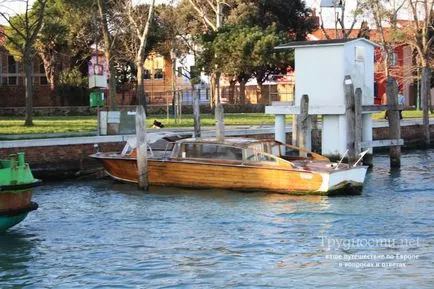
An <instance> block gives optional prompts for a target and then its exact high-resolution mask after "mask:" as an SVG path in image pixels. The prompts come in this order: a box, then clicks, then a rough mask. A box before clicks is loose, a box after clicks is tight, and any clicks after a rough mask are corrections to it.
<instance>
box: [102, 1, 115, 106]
mask: <svg viewBox="0 0 434 289" xmlns="http://www.w3.org/2000/svg"><path fill="white" fill-rule="evenodd" d="M97 5H98V13H99V16H100V18H101V22H102V23H101V24H102V25H101V28H102V33H103V38H104V55H105V58H106V61H107V64H108V67H109V74H110V76H109V105H110V109H111V110H116V109H117V106H116V79H115V75H116V69H115V66H114V64H113V61H112V58H111V49H112V48H111V47H112V44H113V40H112V38H111V37H110V32H109V27H108V23H107V19H106V12H107V11H106V7H105V1H102V0H98V1H97ZM97 53H98V51H97Z"/></svg>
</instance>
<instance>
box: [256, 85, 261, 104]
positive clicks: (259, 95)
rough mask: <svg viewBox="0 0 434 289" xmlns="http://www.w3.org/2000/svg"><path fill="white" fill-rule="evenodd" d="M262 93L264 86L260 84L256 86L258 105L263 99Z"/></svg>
mask: <svg viewBox="0 0 434 289" xmlns="http://www.w3.org/2000/svg"><path fill="white" fill-rule="evenodd" d="M262 91H263V85H262V83H259V82H258V84H257V85H256V103H259V102H260V101H261V99H262V96H263V95H262Z"/></svg>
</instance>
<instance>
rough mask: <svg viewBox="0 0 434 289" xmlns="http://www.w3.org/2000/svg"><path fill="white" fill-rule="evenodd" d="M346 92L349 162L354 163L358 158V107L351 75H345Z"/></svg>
mask: <svg viewBox="0 0 434 289" xmlns="http://www.w3.org/2000/svg"><path fill="white" fill-rule="evenodd" d="M344 93H345V116H346V120H347V150H348V162H349V163H352V162H355V161H356V160H357V153H356V140H355V136H356V134H355V129H356V109H355V95H354V85H353V81H352V80H351V76H350V75H345V78H344Z"/></svg>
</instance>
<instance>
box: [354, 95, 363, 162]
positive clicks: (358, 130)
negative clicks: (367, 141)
mask: <svg viewBox="0 0 434 289" xmlns="http://www.w3.org/2000/svg"><path fill="white" fill-rule="evenodd" d="M362 127H363V121H362V89H361V88H360V87H358V88H356V93H355V95H354V152H355V154H356V156H357V158H358V157H359V154H360V153H361V152H362V148H361V146H360V143H361V142H362V134H363V128H362Z"/></svg>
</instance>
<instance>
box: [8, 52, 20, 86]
mask: <svg viewBox="0 0 434 289" xmlns="http://www.w3.org/2000/svg"><path fill="white" fill-rule="evenodd" d="M17 73H18V63H17V62H16V61H15V59H14V57H13V56H12V55H8V82H7V84H8V85H17V84H18V77H17V75H16V74H17Z"/></svg>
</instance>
